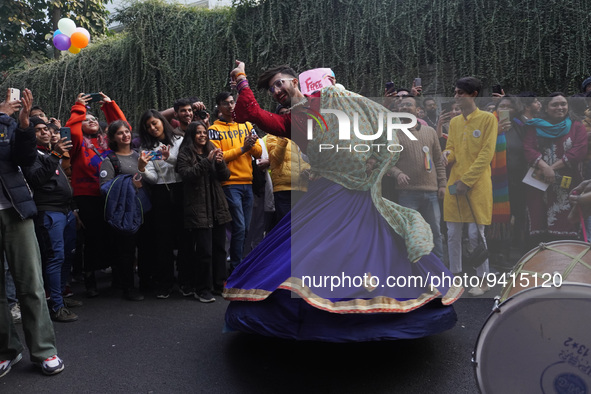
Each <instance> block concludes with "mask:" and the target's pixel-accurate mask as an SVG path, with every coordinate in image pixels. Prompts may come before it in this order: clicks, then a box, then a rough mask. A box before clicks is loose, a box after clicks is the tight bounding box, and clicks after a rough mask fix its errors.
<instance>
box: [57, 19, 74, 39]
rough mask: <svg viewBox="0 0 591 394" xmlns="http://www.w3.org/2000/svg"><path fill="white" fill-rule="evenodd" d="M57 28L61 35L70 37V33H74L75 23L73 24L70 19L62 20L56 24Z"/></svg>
mask: <svg viewBox="0 0 591 394" xmlns="http://www.w3.org/2000/svg"><path fill="white" fill-rule="evenodd" d="M57 27H58V28H59V29H60V31H61V32H62V33H63V34H65V35H67V36H68V37H70V36H71V35H72V33H74V32H75V31H76V22H74V21H73V20H71V19H70V18H62V19H60V20H59V22H58V23H57Z"/></svg>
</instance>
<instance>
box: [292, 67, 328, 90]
mask: <svg viewBox="0 0 591 394" xmlns="http://www.w3.org/2000/svg"><path fill="white" fill-rule="evenodd" d="M330 76H334V73H333V72H332V70H331V69H330V68H314V69H312V70H308V71H304V72H303V73H301V74H300V89H301V91H302V93H303V94H306V95H310V94H312V93H314V92H316V91H318V90H320V89H322V88H323V87H326V86H330V85H332V82H331V81H330V79H328V77H330Z"/></svg>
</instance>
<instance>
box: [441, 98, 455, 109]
mask: <svg viewBox="0 0 591 394" xmlns="http://www.w3.org/2000/svg"><path fill="white" fill-rule="evenodd" d="M452 105H453V103H452V102H450V101H448V102H446V103H441V112H443V111H445V112H451V107H452Z"/></svg>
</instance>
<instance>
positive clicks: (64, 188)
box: [23, 149, 72, 213]
mask: <svg viewBox="0 0 591 394" xmlns="http://www.w3.org/2000/svg"><path fill="white" fill-rule="evenodd" d="M23 172H24V174H25V178H26V179H27V181H28V182H29V185H30V186H31V188H32V189H33V199H34V200H35V204H37V210H39V211H57V212H62V213H68V212H69V211H71V210H72V187H71V186H70V182H69V181H68V177H67V176H66V174H64V171H63V170H62V167H61V166H60V159H59V158H58V157H57V156H54V155H52V154H50V153H49V151H47V150H41V149H39V150H38V151H37V158H36V160H35V163H33V165H32V166H29V167H23Z"/></svg>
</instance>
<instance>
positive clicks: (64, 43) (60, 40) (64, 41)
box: [53, 34, 71, 51]
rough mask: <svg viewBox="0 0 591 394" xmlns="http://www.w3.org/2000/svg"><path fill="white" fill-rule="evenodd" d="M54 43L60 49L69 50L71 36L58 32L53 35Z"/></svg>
mask: <svg viewBox="0 0 591 394" xmlns="http://www.w3.org/2000/svg"><path fill="white" fill-rule="evenodd" d="M53 45H55V47H56V48H57V49H59V50H60V51H67V50H68V48H70V45H71V44H70V37H68V36H67V35H65V34H58V35H56V36H55V37H53Z"/></svg>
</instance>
